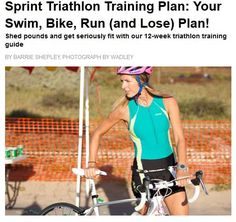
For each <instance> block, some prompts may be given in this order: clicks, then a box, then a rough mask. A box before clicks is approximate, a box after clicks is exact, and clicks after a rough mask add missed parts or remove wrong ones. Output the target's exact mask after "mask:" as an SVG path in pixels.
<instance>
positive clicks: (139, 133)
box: [128, 97, 173, 160]
mask: <svg viewBox="0 0 236 222" xmlns="http://www.w3.org/2000/svg"><path fill="white" fill-rule="evenodd" d="M128 107H129V116H130V117H129V118H130V119H129V131H130V137H131V139H132V141H133V143H134V149H135V157H136V158H137V159H139V160H141V159H150V160H151V159H161V158H165V157H167V156H169V155H170V154H172V153H173V148H172V144H171V140H170V132H169V129H170V121H169V116H168V114H167V111H166V109H165V106H164V103H163V98H162V97H153V100H152V102H151V104H150V105H149V106H148V107H145V106H141V105H139V104H137V103H136V102H135V101H134V100H133V99H132V100H130V101H129V103H128Z"/></svg>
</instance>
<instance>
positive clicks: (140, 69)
mask: <svg viewBox="0 0 236 222" xmlns="http://www.w3.org/2000/svg"><path fill="white" fill-rule="evenodd" d="M143 73H146V74H148V75H151V74H152V67H151V66H129V67H120V68H118V70H117V74H118V75H122V74H125V75H135V79H136V80H137V82H138V85H139V90H138V93H137V94H136V95H135V96H134V99H135V101H137V99H138V97H139V96H140V95H141V92H142V90H143V87H144V86H146V85H148V82H144V83H142V82H141V79H140V75H141V74H143Z"/></svg>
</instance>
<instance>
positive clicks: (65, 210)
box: [40, 168, 208, 216]
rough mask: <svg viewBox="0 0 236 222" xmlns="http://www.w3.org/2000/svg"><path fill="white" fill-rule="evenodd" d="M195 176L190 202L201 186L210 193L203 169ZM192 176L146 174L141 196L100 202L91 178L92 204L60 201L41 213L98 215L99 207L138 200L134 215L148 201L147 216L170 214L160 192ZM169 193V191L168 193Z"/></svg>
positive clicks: (81, 171)
mask: <svg viewBox="0 0 236 222" xmlns="http://www.w3.org/2000/svg"><path fill="white" fill-rule="evenodd" d="M72 171H73V173H75V174H77V175H80V176H84V170H83V169H76V168H73V169H72ZM96 173H97V174H98V175H107V174H106V172H104V171H97V172H96ZM193 176H194V178H193V179H191V180H189V181H190V183H191V184H192V185H193V186H194V194H193V196H192V197H191V198H189V199H188V202H189V203H193V202H194V201H196V200H197V199H198V197H199V194H200V186H201V187H202V189H203V191H204V193H205V194H206V195H208V192H207V189H206V186H205V184H204V182H203V180H202V177H203V172H202V171H201V170H199V171H196V172H195V174H194V175H193ZM191 177H192V176H187V177H182V178H179V179H174V180H172V181H169V182H168V181H163V180H150V178H149V177H147V176H145V178H144V180H143V184H142V185H141V186H140V187H139V191H140V193H141V198H130V199H121V200H115V201H108V202H103V203H99V202H98V195H97V193H96V187H95V182H94V180H93V179H89V182H90V191H91V198H92V203H93V204H92V206H91V207H88V208H82V207H77V206H75V205H73V204H70V203H66V202H58V203H54V204H52V205H49V206H48V207H46V208H45V209H43V210H42V211H41V213H40V215H58V216H60V215H63V216H69V215H80V216H91V215H96V216H99V215H100V213H99V208H100V207H102V206H109V205H114V204H123V203H128V202H130V203H131V202H136V203H137V202H138V205H137V206H136V207H135V212H134V213H133V215H135V214H136V213H137V212H138V211H139V210H141V209H142V208H143V207H144V205H145V203H146V202H148V211H147V214H146V215H147V216H151V215H155V216H167V215H169V214H168V212H167V210H166V208H165V204H164V201H163V199H164V198H165V196H162V195H161V194H160V192H159V191H160V189H163V188H165V189H167V191H168V190H169V188H170V187H171V186H174V185H175V184H176V183H177V182H178V180H180V179H190V178H191ZM150 189H152V190H155V191H156V192H155V195H154V196H153V197H152V198H151V197H150ZM166 195H168V192H167V194H166Z"/></svg>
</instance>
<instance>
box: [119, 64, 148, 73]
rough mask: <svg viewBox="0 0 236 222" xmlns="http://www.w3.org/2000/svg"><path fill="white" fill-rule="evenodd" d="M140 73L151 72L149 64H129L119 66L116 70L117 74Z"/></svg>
mask: <svg viewBox="0 0 236 222" xmlns="http://www.w3.org/2000/svg"><path fill="white" fill-rule="evenodd" d="M142 73H147V74H149V75H151V74H152V67H151V66H130V67H120V68H118V70H117V74H128V75H140V74H142Z"/></svg>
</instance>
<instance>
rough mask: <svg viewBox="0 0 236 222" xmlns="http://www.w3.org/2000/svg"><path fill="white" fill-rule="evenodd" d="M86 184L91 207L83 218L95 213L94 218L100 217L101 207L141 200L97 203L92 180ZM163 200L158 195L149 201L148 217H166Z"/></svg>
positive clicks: (132, 199) (130, 199)
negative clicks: (89, 191)
mask: <svg viewBox="0 0 236 222" xmlns="http://www.w3.org/2000/svg"><path fill="white" fill-rule="evenodd" d="M87 182H89V183H90V186H89V188H90V189H91V197H92V203H93V205H92V206H91V207H90V208H88V209H86V210H85V211H84V215H85V216H90V215H92V214H93V212H94V213H95V215H96V216H99V215H100V212H99V207H102V206H110V205H115V204H123V203H131V202H137V201H139V202H140V200H141V199H140V198H129V199H121V200H115V201H108V202H103V203H98V195H97V192H96V187H95V182H94V180H93V179H88V181H87ZM163 199H164V197H163V196H160V195H156V196H154V197H153V198H152V199H151V201H150V206H149V207H148V212H147V215H148V216H151V215H156V216H157V215H159V216H162V215H167V212H166V210H165V207H164V203H163Z"/></svg>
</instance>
